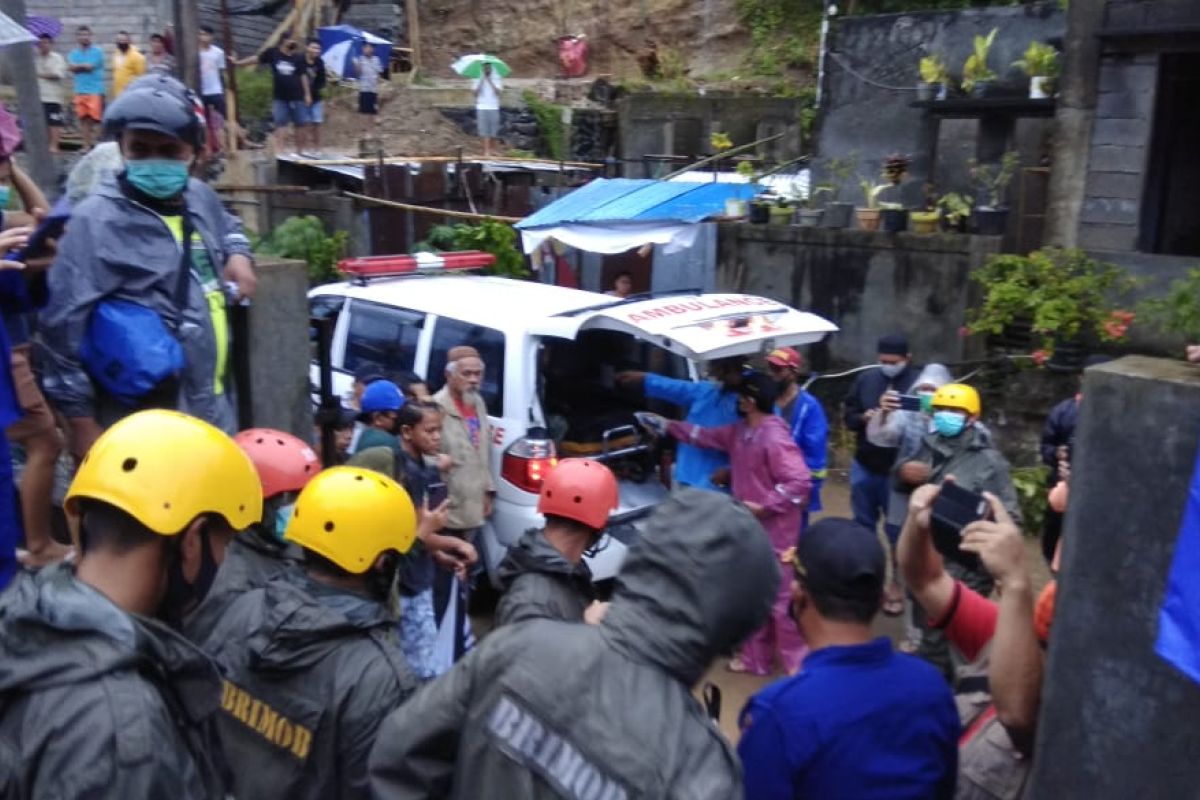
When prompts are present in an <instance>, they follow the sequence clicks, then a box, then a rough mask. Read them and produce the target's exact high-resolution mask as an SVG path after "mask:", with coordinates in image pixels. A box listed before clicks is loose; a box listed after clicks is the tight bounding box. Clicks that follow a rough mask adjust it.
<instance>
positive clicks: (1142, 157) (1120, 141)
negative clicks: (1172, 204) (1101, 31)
mask: <svg viewBox="0 0 1200 800" xmlns="http://www.w3.org/2000/svg"><path fill="white" fill-rule="evenodd" d="M1157 83H1158V60H1157V57H1156V56H1155V55H1153V54H1140V55H1106V56H1105V57H1104V59H1103V61H1102V62H1101V65H1100V83H1099V96H1098V98H1097V103H1096V122H1095V125H1094V126H1093V128H1092V143H1091V153H1090V156H1089V162H1088V176H1087V187H1086V189H1085V191H1084V198H1083V211H1082V213H1081V215H1080V225H1079V234H1080V235H1079V240H1080V243H1081V244H1082V245H1083V246H1084V247H1086V248H1088V249H1089V250H1112V251H1117V252H1133V251H1134V250H1135V249H1136V248H1137V238H1138V230H1139V223H1140V218H1141V201H1142V187H1143V184H1144V183H1145V177H1146V168H1147V159H1148V156H1149V149H1150V136H1151V131H1152V127H1153V118H1154V100H1155V90H1156V87H1157Z"/></svg>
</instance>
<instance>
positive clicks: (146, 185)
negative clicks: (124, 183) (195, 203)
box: [125, 158, 188, 200]
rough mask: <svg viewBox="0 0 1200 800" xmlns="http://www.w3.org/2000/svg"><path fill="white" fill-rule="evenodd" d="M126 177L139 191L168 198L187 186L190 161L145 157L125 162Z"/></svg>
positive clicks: (161, 198)
mask: <svg viewBox="0 0 1200 800" xmlns="http://www.w3.org/2000/svg"><path fill="white" fill-rule="evenodd" d="M125 177H127V178H128V179H129V182H130V183H131V184H132V185H133V186H134V188H136V189H137V190H138V191H139V192H142V193H144V194H148V195H150V196H151V197H156V198H158V199H159V200H166V199H167V198H168V197H175V196H176V195H178V194H179V193H180V192H182V191H183V190H184V189H185V188H186V187H187V182H188V162H186V161H179V160H177V159H174V158H143V159H139V160H137V161H128V162H126V164H125Z"/></svg>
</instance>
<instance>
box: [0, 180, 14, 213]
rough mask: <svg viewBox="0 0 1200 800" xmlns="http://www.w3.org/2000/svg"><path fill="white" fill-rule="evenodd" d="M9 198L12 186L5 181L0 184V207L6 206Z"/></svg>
mask: <svg viewBox="0 0 1200 800" xmlns="http://www.w3.org/2000/svg"><path fill="white" fill-rule="evenodd" d="M10 199H12V187H11V186H9V185H8V184H7V183H6V184H3V185H0V209H4V208H8V201H9V200H10Z"/></svg>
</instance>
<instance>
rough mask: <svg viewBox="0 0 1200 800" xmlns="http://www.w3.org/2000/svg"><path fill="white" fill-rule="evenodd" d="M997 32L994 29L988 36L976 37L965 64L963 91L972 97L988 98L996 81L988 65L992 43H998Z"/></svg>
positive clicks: (994, 74)
mask: <svg viewBox="0 0 1200 800" xmlns="http://www.w3.org/2000/svg"><path fill="white" fill-rule="evenodd" d="M996 31H997V28H992V32H991V33H989V34H988V35H987V36H979V35H976V36H975V47H974V50H973V51H972V53H971V55H969V56H967V61H966V63H964V64H963V79H962V87H963V91H964V92H967V93H968V94H970V95H971V96H972V97H987V94H988V90H989V89H990V88H991V84H992V81H994V80H996V73H994V72H992V70H991V68H990V67H989V66H988V63H987V60H988V52H989V51H990V50H991V49H992V42H994V41H996Z"/></svg>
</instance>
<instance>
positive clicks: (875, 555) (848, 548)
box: [792, 517, 887, 599]
mask: <svg viewBox="0 0 1200 800" xmlns="http://www.w3.org/2000/svg"><path fill="white" fill-rule="evenodd" d="M792 567H793V568H794V569H795V570H796V575H797V576H798V577H799V578H800V580H801V581H802V582H803V583H804V585H805V587H807V588H808V589H810V590H811V591H812V592H813V593H814V594H819V595H833V596H835V597H843V598H846V599H858V598H862V599H871V598H874V597H878V596H879V593H880V592H881V591H883V582H884V579H885V577H886V575H887V559H886V557H885V556H884V553H883V546H882V545H880V544H879V538H878V537H877V536H876V535H875V533H874V532H873V531H871V530H870V529H869V528H866V527H864V526H863V525H859V524H858V523H857V522H855V521H854V520H852V519H844V518H840V517H826V518H825V519H823V520H820V521H819V522H815V523H813V524H812V526H811V527H809V528H808V530H806V531H805V532H804V533H802V534H801V535H800V544H799V546H797V548H796V556H795V558H794V559H793V560H792Z"/></svg>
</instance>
